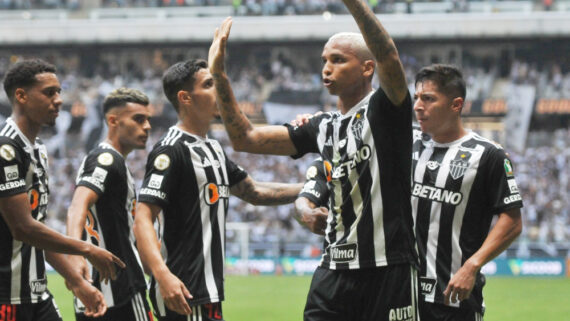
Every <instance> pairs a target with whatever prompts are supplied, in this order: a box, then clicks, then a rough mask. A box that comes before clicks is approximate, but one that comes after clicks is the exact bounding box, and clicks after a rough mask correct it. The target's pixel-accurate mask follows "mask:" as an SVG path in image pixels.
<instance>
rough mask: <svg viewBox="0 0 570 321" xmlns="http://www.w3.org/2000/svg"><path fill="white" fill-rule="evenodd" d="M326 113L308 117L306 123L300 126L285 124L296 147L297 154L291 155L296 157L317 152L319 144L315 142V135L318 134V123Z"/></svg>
mask: <svg viewBox="0 0 570 321" xmlns="http://www.w3.org/2000/svg"><path fill="white" fill-rule="evenodd" d="M325 115H326V114H321V115H318V116H315V117H312V118H311V119H309V122H308V123H307V124H304V125H302V126H292V125H291V124H285V125H284V126H285V127H287V130H288V131H289V137H290V138H291V141H292V142H293V145H295V148H296V149H297V154H296V155H292V156H291V157H293V158H295V159H297V158H300V157H302V156H303V155H305V154H307V153H319V146H318V144H317V136H318V135H319V124H321V122H322V120H323V119H324V117H326V116H325Z"/></svg>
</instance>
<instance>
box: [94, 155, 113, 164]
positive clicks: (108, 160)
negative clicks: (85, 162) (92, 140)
mask: <svg viewBox="0 0 570 321" xmlns="http://www.w3.org/2000/svg"><path fill="white" fill-rule="evenodd" d="M97 162H98V163H99V164H101V165H103V166H109V165H111V164H113V155H111V153H107V152H105V153H102V154H101V155H99V156H98V157H97Z"/></svg>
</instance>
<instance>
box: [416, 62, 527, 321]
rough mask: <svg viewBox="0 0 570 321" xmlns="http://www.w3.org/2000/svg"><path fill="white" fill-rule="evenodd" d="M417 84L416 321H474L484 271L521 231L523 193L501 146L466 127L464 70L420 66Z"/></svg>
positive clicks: (480, 303) (479, 306) (479, 308)
mask: <svg viewBox="0 0 570 321" xmlns="http://www.w3.org/2000/svg"><path fill="white" fill-rule="evenodd" d="M415 84H416V93H415V95H414V98H415V104H414V110H415V113H416V118H417V120H418V122H419V125H420V127H421V131H419V130H415V131H414V148H413V151H414V153H413V164H414V169H413V187H412V208H413V213H414V219H415V225H416V236H417V243H418V250H419V254H420V283H421V290H422V296H421V304H420V314H421V319H422V321H426V320H428V321H430V320H465V321H479V320H482V318H483V313H484V305H483V291H482V290H483V286H484V285H485V278H484V276H483V275H482V274H481V272H480V270H481V267H482V266H483V265H484V264H486V263H487V262H489V261H490V260H492V259H493V258H494V257H496V256H497V255H499V254H500V253H501V252H503V251H504V250H505V249H507V247H508V246H509V245H510V244H511V243H512V242H513V241H514V239H515V238H516V237H517V236H518V235H519V234H520V232H521V229H522V221H521V213H520V208H521V207H522V200H521V196H520V194H519V190H518V187H517V184H516V181H515V178H514V173H513V167H512V165H511V161H510V160H509V158H508V155H507V154H506V153H505V151H504V150H503V148H502V147H501V146H499V145H498V144H496V143H494V142H492V141H490V140H488V139H485V138H483V137H481V136H479V135H477V134H475V133H474V132H472V131H469V130H467V129H465V128H464V127H463V124H462V121H461V110H462V108H463V103H464V101H465V92H466V89H465V81H464V80H463V76H462V74H461V72H460V71H459V70H458V69H457V68H455V67H452V66H448V65H432V66H428V67H424V68H423V69H421V70H420V71H419V72H418V74H417V75H416V81H415ZM422 132H423V133H425V134H429V135H430V136H431V138H430V137H426V135H422ZM495 215H497V216H498V219H497V221H496V223H495V226H494V227H493V228H492V229H491V231H489V229H490V227H491V220H492V219H493V216H495Z"/></svg>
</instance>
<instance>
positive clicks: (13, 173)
mask: <svg viewBox="0 0 570 321" xmlns="http://www.w3.org/2000/svg"><path fill="white" fill-rule="evenodd" d="M4 174H5V175H6V181H13V180H15V179H18V177H19V176H20V172H19V171H18V165H10V166H6V167H4Z"/></svg>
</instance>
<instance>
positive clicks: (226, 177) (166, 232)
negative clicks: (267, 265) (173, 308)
mask: <svg viewBox="0 0 570 321" xmlns="http://www.w3.org/2000/svg"><path fill="white" fill-rule="evenodd" d="M246 177H247V173H246V172H245V171H244V170H243V169H242V168H241V167H239V166H237V165H236V164H235V163H233V162H232V161H231V160H229V159H228V158H227V157H226V154H225V153H224V151H223V149H222V147H221V145H220V143H219V142H218V141H216V140H213V139H209V138H202V137H199V136H196V135H192V134H190V133H188V132H185V131H182V130H181V129H180V128H178V127H176V126H173V127H171V128H170V129H169V131H168V132H167V134H166V135H165V136H164V137H162V138H161V139H160V140H159V142H158V143H157V144H156V145H155V146H154V147H153V150H152V151H151V153H150V155H149V157H148V162H147V165H146V173H145V178H144V181H143V184H142V188H141V190H140V192H139V202H145V203H151V204H156V205H158V206H160V207H161V208H162V224H161V230H160V231H159V237H160V239H161V243H162V246H161V252H162V255H163V258H164V259H165V261H166V265H167V266H168V268H169V269H170V271H171V272H172V273H173V274H174V275H176V276H177V277H178V278H179V279H180V280H181V281H182V282H184V284H185V285H186V287H187V288H188V290H189V291H190V293H191V294H192V296H193V297H194V298H193V299H192V300H191V301H190V304H191V305H199V304H204V303H213V302H220V301H222V300H223V299H224V287H223V279H224V276H223V270H224V247H225V219H226V213H227V210H228V201H229V199H228V198H229V196H230V187H231V186H233V185H235V184H237V183H239V182H240V181H242V180H243V179H245V178H246ZM150 295H151V300H153V302H156V303H157V305H158V310H159V311H158V312H159V313H160V314H161V315H164V303H163V301H162V296H161V294H160V293H159V287H158V286H157V284H156V281H155V280H154V279H152V280H151V290H150ZM161 308H162V309H161Z"/></svg>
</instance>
